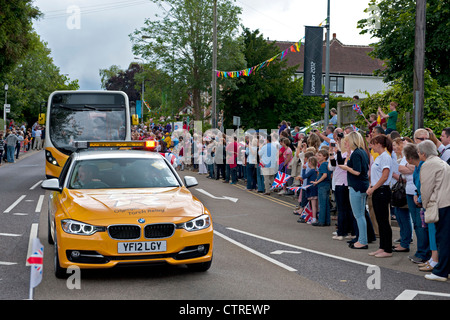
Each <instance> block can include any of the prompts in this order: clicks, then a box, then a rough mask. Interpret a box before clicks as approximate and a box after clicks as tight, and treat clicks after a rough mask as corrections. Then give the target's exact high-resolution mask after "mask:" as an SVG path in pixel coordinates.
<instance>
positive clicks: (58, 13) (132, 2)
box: [42, 0, 150, 19]
mask: <svg viewBox="0 0 450 320" xmlns="http://www.w3.org/2000/svg"><path fill="white" fill-rule="evenodd" d="M149 3H150V2H149V1H148V0H129V1H117V2H109V3H102V4H94V5H87V6H80V7H79V8H80V13H81V14H83V15H84V14H90V13H97V12H106V11H109V10H115V9H122V8H128V7H133V6H138V5H143V4H149ZM68 8H69V7H67V8H65V9H56V10H49V11H44V12H43V13H44V15H43V17H42V19H58V18H63V17H64V18H65V17H67V15H68V12H67V9H68Z"/></svg>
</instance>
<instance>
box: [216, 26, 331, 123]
mask: <svg viewBox="0 0 450 320" xmlns="http://www.w3.org/2000/svg"><path fill="white" fill-rule="evenodd" d="M242 42H243V47H244V49H243V53H244V58H245V60H246V61H247V66H245V65H244V66H241V68H240V69H245V68H248V67H252V66H255V65H258V64H259V63H261V62H263V61H265V60H267V59H269V58H271V57H273V56H275V55H277V54H278V53H279V50H280V49H279V48H278V47H277V46H275V45H274V44H273V43H271V42H268V41H267V40H266V39H264V37H263V35H262V34H260V32H259V30H255V31H253V32H252V31H250V30H249V29H244V30H243V34H242ZM240 69H238V70H240ZM295 70H296V66H294V67H290V68H288V67H287V63H286V60H280V59H279V58H278V59H276V60H274V61H272V62H271V63H270V64H269V65H268V66H267V67H264V68H262V69H260V70H259V71H257V72H256V73H254V74H252V75H250V76H248V77H239V78H233V79H220V81H219V84H220V85H221V86H222V87H223V88H224V89H223V90H222V92H221V105H222V106H223V108H224V114H225V127H231V125H232V118H233V116H240V117H241V123H242V125H243V126H244V127H245V128H246V129H249V128H253V129H267V130H270V129H275V128H277V125H278V124H279V123H280V122H281V121H282V120H286V121H292V123H295V124H300V125H301V124H302V123H303V122H304V121H306V120H307V119H311V118H315V119H318V118H320V117H321V114H322V113H323V110H322V109H321V108H320V105H321V103H322V102H323V99H322V98H320V97H319V98H317V97H305V96H303V94H302V87H303V84H302V83H303V82H302V79H298V80H293V79H294V75H295Z"/></svg>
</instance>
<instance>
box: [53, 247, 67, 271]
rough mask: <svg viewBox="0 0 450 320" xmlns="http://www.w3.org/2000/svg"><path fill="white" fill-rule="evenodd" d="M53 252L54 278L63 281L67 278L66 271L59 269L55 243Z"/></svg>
mask: <svg viewBox="0 0 450 320" xmlns="http://www.w3.org/2000/svg"><path fill="white" fill-rule="evenodd" d="M54 252H55V259H54V264H55V276H56V277H57V278H58V279H65V278H67V269H65V268H61V265H60V264H59V255H58V244H57V243H56V242H55V246H54Z"/></svg>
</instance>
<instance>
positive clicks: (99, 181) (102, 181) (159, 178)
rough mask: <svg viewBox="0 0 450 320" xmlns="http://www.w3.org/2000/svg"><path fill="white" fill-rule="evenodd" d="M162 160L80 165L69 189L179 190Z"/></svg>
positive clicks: (77, 164)
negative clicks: (175, 188) (167, 188)
mask: <svg viewBox="0 0 450 320" xmlns="http://www.w3.org/2000/svg"><path fill="white" fill-rule="evenodd" d="M179 186H180V184H179V183H178V180H177V178H176V177H175V175H174V174H173V172H172V171H171V170H170V168H169V166H168V165H167V164H166V163H165V162H164V160H163V159H141V158H139V159H136V158H118V159H99V160H80V161H77V162H76V163H75V165H74V169H73V170H72V173H71V176H70V179H69V186H68V187H69V188H70V189H110V188H166V187H179Z"/></svg>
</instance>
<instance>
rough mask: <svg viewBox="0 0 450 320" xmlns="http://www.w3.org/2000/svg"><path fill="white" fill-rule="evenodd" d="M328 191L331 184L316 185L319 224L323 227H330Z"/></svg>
mask: <svg viewBox="0 0 450 320" xmlns="http://www.w3.org/2000/svg"><path fill="white" fill-rule="evenodd" d="M330 189H331V183H330V182H329V181H328V182H321V183H319V184H318V192H319V223H321V224H324V225H330Z"/></svg>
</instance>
